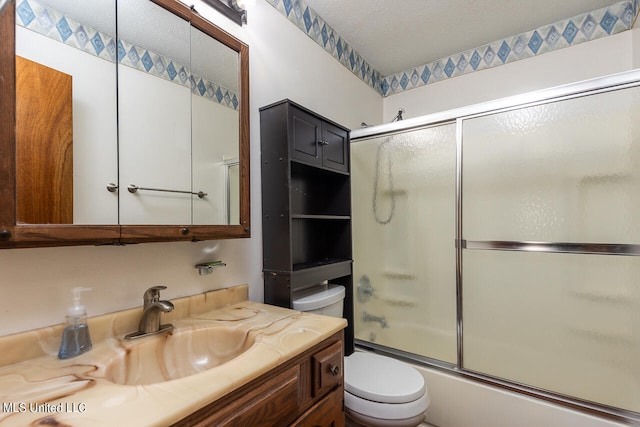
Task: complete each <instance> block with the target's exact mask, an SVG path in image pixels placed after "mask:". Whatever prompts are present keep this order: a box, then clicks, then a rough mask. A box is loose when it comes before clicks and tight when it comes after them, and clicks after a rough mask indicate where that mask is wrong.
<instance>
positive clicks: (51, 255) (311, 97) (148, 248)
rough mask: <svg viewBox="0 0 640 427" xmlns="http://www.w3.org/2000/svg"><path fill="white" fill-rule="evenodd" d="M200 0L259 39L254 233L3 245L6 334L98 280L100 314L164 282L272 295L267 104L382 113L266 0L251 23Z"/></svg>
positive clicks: (45, 319) (1, 303)
mask: <svg viewBox="0 0 640 427" xmlns="http://www.w3.org/2000/svg"><path fill="white" fill-rule="evenodd" d="M197 8H198V10H199V11H200V12H201V13H202V14H203V15H205V16H206V17H208V18H209V19H211V20H212V21H214V22H215V23H216V24H218V25H220V26H221V27H223V29H225V30H227V31H228V32H230V33H232V34H233V35H235V36H236V37H237V38H239V39H241V40H243V41H244V42H245V43H247V44H248V45H249V47H250V51H249V55H250V79H251V80H250V85H251V91H250V107H251V108H250V113H251V122H250V128H251V207H252V209H251V222H252V230H251V232H252V237H251V238H250V239H241V240H221V241H212V242H199V243H189V242H184V243H148V244H141V245H130V246H125V247H111V246H110V247H93V246H86V247H71V248H38V249H13V250H0V271H1V272H2V278H1V279H0V292H1V295H2V298H0V319H1V320H2V321H0V335H6V334H10V333H14V332H18V331H24V330H29V329H33V328H38V327H42V326H47V325H51V324H56V323H60V322H62V321H64V314H65V310H66V307H67V305H69V303H70V301H71V299H70V289H71V288H72V287H74V286H78V285H87V286H91V287H93V292H90V293H88V294H86V296H85V298H84V300H85V303H86V305H87V308H88V310H89V315H90V316H92V315H97V314H101V313H106V312H110V311H115V310H121V309H125V308H129V307H135V306H140V305H141V304H142V293H143V292H144V290H145V289H146V288H147V287H148V286H151V285H154V284H165V285H167V286H168V287H169V288H168V289H167V290H166V291H164V292H163V295H162V296H163V298H175V297H179V296H184V295H192V294H195V293H198V292H203V291H206V290H211V289H218V288H222V287H227V286H231V285H235V284H240V283H249V286H250V290H249V295H250V298H251V299H252V300H254V301H262V299H263V290H262V286H263V283H262V272H261V270H262V238H261V234H262V231H261V212H260V121H259V114H258V108H259V107H261V106H264V105H267V104H269V103H271V102H274V101H277V100H280V99H283V98H290V99H292V100H294V101H296V102H299V103H301V104H303V105H306V106H308V107H309V108H311V109H314V110H316V111H318V112H319V113H320V114H322V115H325V116H326V117H328V118H330V119H332V120H335V121H337V122H339V123H342V124H344V125H345V126H348V127H352V128H356V127H358V126H359V124H360V122H362V121H366V122H372V123H377V122H380V121H381V118H382V101H381V99H380V97H379V96H378V95H377V94H376V93H375V92H374V91H373V90H372V89H370V88H369V87H368V86H367V85H366V84H364V83H362V82H361V81H360V80H359V79H358V78H357V77H355V76H354V75H353V74H352V73H351V72H349V71H348V70H346V69H345V68H344V67H343V66H342V65H340V64H338V63H337V62H336V61H334V60H333V59H332V58H331V57H330V56H329V55H328V54H327V53H326V52H325V51H324V50H322V49H321V48H320V47H319V46H317V45H316V44H315V43H314V42H313V41H312V40H311V39H309V38H308V37H307V36H305V35H304V34H302V33H301V32H300V30H298V29H297V28H296V27H294V26H293V25H292V24H291V23H289V22H288V21H287V20H286V19H285V18H284V17H283V16H282V15H280V13H279V12H278V11H276V10H275V9H274V8H273V7H272V6H270V5H268V4H267V3H266V2H265V1H264V0H255V1H254V2H249V4H248V17H249V23H248V25H245V26H244V27H242V28H240V27H238V26H236V25H235V24H233V23H231V22H230V21H228V20H227V19H226V18H222V17H221V16H220V15H219V14H218V13H217V12H214V11H211V10H210V9H209V8H208V7H207V6H202V5H197ZM214 259H222V260H224V261H225V262H226V263H227V267H225V268H221V269H216V271H215V272H214V273H213V274H211V275H208V276H199V275H198V274H197V271H196V269H195V268H194V267H193V266H194V264H196V263H198V262H201V261H210V260H214Z"/></svg>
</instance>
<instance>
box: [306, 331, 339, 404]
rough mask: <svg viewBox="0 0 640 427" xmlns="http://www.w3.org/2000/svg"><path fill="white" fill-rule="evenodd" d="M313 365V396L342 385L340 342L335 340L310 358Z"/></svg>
mask: <svg viewBox="0 0 640 427" xmlns="http://www.w3.org/2000/svg"><path fill="white" fill-rule="evenodd" d="M311 360H312V366H313V397H317V396H321V395H323V394H324V393H327V392H328V391H330V390H332V389H333V388H335V387H337V386H340V385H342V378H343V376H342V372H343V362H342V361H343V358H342V343H341V342H336V343H333V344H332V345H330V346H329V347H327V348H325V349H324V350H322V351H319V352H317V353H316V354H314V355H313V357H312V358H311Z"/></svg>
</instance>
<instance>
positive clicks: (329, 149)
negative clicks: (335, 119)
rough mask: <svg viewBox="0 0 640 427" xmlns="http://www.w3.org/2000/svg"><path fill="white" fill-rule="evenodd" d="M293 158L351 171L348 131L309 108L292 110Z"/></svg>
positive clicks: (311, 163) (291, 142)
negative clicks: (323, 118) (318, 115)
mask: <svg viewBox="0 0 640 427" xmlns="http://www.w3.org/2000/svg"><path fill="white" fill-rule="evenodd" d="M290 126H291V134H290V142H289V146H290V150H291V158H292V159H295V160H299V161H301V162H303V163H306V164H309V165H313V166H319V167H322V168H326V169H332V170H337V171H340V172H348V171H349V133H348V131H346V130H344V129H342V128H340V127H338V126H336V125H334V124H332V123H329V122H326V121H324V120H322V119H320V118H318V117H316V116H314V115H312V114H309V113H307V112H306V111H303V110H300V109H298V108H295V107H291V110H290Z"/></svg>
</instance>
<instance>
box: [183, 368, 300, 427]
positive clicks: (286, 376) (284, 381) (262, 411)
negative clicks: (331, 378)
mask: <svg viewBox="0 0 640 427" xmlns="http://www.w3.org/2000/svg"><path fill="white" fill-rule="evenodd" d="M299 383H300V366H299V365H295V366H293V367H291V368H289V369H287V370H286V371H284V372H282V373H280V374H279V375H277V376H276V377H274V378H273V379H272V380H271V381H268V382H266V383H263V384H261V385H259V386H258V387H257V388H255V389H253V390H250V391H249V392H247V393H246V394H243V395H242V396H239V397H238V398H237V399H234V400H233V401H232V402H230V404H228V405H225V406H224V407H223V408H216V409H215V410H214V411H212V412H211V413H207V412H208V411H205V412H204V413H199V414H198V415H199V416H191V417H189V418H187V419H185V420H183V421H182V422H181V423H179V425H182V426H189V427H209V426H225V427H247V426H251V427H272V426H277V425H285V424H286V422H285V421H284V420H293V419H295V417H296V416H297V414H298V406H299V401H298V387H299V386H298V385H299ZM289 422H290V421H289ZM283 423H284V424H283Z"/></svg>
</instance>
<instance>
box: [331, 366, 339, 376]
mask: <svg viewBox="0 0 640 427" xmlns="http://www.w3.org/2000/svg"><path fill="white" fill-rule="evenodd" d="M330 371H331V375H333V376H334V377H337V376H338V375H340V366H338V365H333V366H332V367H331V368H330Z"/></svg>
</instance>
